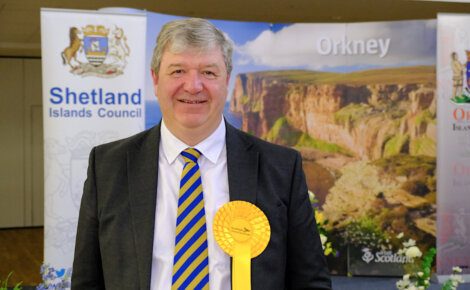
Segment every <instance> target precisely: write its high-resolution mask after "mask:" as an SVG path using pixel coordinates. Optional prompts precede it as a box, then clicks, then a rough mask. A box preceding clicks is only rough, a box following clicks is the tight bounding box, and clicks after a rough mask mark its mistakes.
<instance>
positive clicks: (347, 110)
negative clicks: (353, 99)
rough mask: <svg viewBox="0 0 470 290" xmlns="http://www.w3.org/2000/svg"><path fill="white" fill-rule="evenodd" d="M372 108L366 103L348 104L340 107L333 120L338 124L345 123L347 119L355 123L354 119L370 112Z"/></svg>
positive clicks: (356, 119)
mask: <svg viewBox="0 0 470 290" xmlns="http://www.w3.org/2000/svg"><path fill="white" fill-rule="evenodd" d="M372 112H373V108H372V107H371V106H369V105H368V104H364V103H360V104H354V103H352V104H349V105H347V106H346V107H343V108H341V109H340V110H339V111H337V112H336V113H335V114H334V118H335V121H336V122H337V123H339V124H342V125H345V124H346V123H347V122H348V121H349V122H351V123H355V122H356V121H358V120H360V119H362V118H364V117H366V116H369V115H370V114H372Z"/></svg>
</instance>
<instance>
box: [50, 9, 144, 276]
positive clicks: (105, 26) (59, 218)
mask: <svg viewBox="0 0 470 290" xmlns="http://www.w3.org/2000/svg"><path fill="white" fill-rule="evenodd" d="M145 31H146V15H145V13H141V14H132V15H128V14H109V13H100V12H97V11H80V10H72V11H70V10H57V9H41V43H42V76H43V115H44V142H45V144H44V148H45V149H44V166H45V170H44V171H45V180H44V183H45V188H44V195H45V196H44V200H45V209H44V211H45V219H44V248H45V251H44V262H45V263H46V264H49V265H50V266H52V267H53V268H55V269H56V270H57V271H56V272H55V273H56V274H57V275H61V276H63V275H69V274H70V268H71V265H72V260H73V253H74V244H75V233H76V225H77V219H78V211H79V206H80V199H81V195H82V191H83V182H84V181H85V178H86V168H87V165H88V155H89V153H90V150H91V148H92V147H93V146H95V145H97V144H101V143H105V142H110V141H113V140H116V139H119V138H124V137H127V136H130V135H132V134H135V133H137V132H139V131H142V130H143V129H144V105H143V97H144V95H145V92H144V87H145V85H144V83H145V81H144V80H145V79H144V77H143V75H144V74H145V73H146V70H145V68H144V64H145V35H146V34H145Z"/></svg>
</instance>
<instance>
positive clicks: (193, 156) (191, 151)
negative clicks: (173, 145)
mask: <svg viewBox="0 0 470 290" xmlns="http://www.w3.org/2000/svg"><path fill="white" fill-rule="evenodd" d="M181 155H182V156H183V159H184V162H186V163H188V162H193V163H197V160H198V159H199V157H200V156H201V152H199V150H197V149H195V148H186V149H185V150H184V151H183V152H181Z"/></svg>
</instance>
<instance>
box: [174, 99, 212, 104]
mask: <svg viewBox="0 0 470 290" xmlns="http://www.w3.org/2000/svg"><path fill="white" fill-rule="evenodd" d="M178 101H180V102H181V103H185V104H202V103H205V102H207V101H206V100H178Z"/></svg>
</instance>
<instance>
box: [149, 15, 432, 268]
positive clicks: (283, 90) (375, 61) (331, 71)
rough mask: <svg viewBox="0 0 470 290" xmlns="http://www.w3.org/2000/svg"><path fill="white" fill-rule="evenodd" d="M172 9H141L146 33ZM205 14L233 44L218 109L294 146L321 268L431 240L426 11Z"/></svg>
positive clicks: (363, 264)
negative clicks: (380, 16)
mask: <svg viewBox="0 0 470 290" xmlns="http://www.w3.org/2000/svg"><path fill="white" fill-rule="evenodd" d="M177 18H181V17H176V16H169V15H161V14H153V13H150V14H149V16H148V21H149V23H152V25H151V26H149V27H148V30H149V33H148V34H149V38H152V39H151V40H149V42H150V43H151V44H152V45H153V44H154V43H155V35H156V34H157V33H158V32H159V30H160V28H161V26H162V25H163V24H164V23H165V22H167V21H169V20H174V19H177ZM212 22H213V23H214V24H215V25H216V26H217V27H219V28H220V29H221V30H223V31H224V32H225V33H226V34H227V35H228V36H229V37H230V38H231V39H232V40H233V42H234V44H235V50H234V63H233V65H234V69H233V72H232V75H231V80H230V85H229V90H230V93H229V94H230V95H229V98H228V99H229V101H228V103H227V106H226V110H225V112H224V114H225V117H226V119H227V120H228V121H229V122H230V123H232V124H233V125H235V126H237V127H239V128H241V129H242V130H244V131H246V132H249V133H250V134H253V135H256V136H258V137H260V138H262V139H265V140H268V141H270V142H274V143H277V144H281V145H284V146H289V147H293V148H295V149H297V150H299V151H300V152H301V154H302V157H303V168H304V171H305V174H306V179H307V184H308V188H309V190H310V192H311V193H312V194H314V195H315V198H316V200H315V199H313V198H312V201H313V202H312V203H313V206H314V207H316V208H317V219H318V221H319V222H320V223H321V224H322V225H323V226H324V227H325V228H326V230H327V231H328V242H331V243H332V246H333V248H335V249H336V250H338V252H337V255H336V256H335V255H334V254H333V253H331V250H328V248H327V249H326V253H327V254H329V255H328V259H329V265H330V267H331V272H332V273H334V274H346V273H348V272H350V273H352V274H354V275H400V274H401V273H402V272H403V269H402V267H403V265H404V264H406V263H409V262H411V261H412V257H407V256H406V255H403V254H402V252H403V248H405V247H411V246H412V244H413V241H409V240H410V239H413V240H415V241H416V244H417V246H418V247H419V248H420V249H421V251H423V252H424V251H426V250H427V249H429V248H431V247H434V246H435V241H436V226H435V225H436V182H435V180H436V176H435V169H436V98H435V91H436V89H435V85H436V84H435V83H436V81H435V78H436V74H435V61H436V21H435V20H419V21H395V22H369V23H351V24H313V23H312V24H308V23H299V24H296V23H292V24H276V23H249V22H235V21H220V20H213V21H212ZM147 61H149V60H147ZM148 94H149V99H148V100H147V102H148V103H149V105H148V106H147V108H152V109H151V110H147V124H152V123H155V122H157V121H158V119H159V116H158V113H157V112H158V103H157V102H156V100H155V97H154V96H153V92H150V91H149V92H148ZM149 120H150V122H149ZM326 220H328V223H327V224H325V221H326ZM404 242H406V243H405V245H403V243H404ZM400 250H402V251H400Z"/></svg>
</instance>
